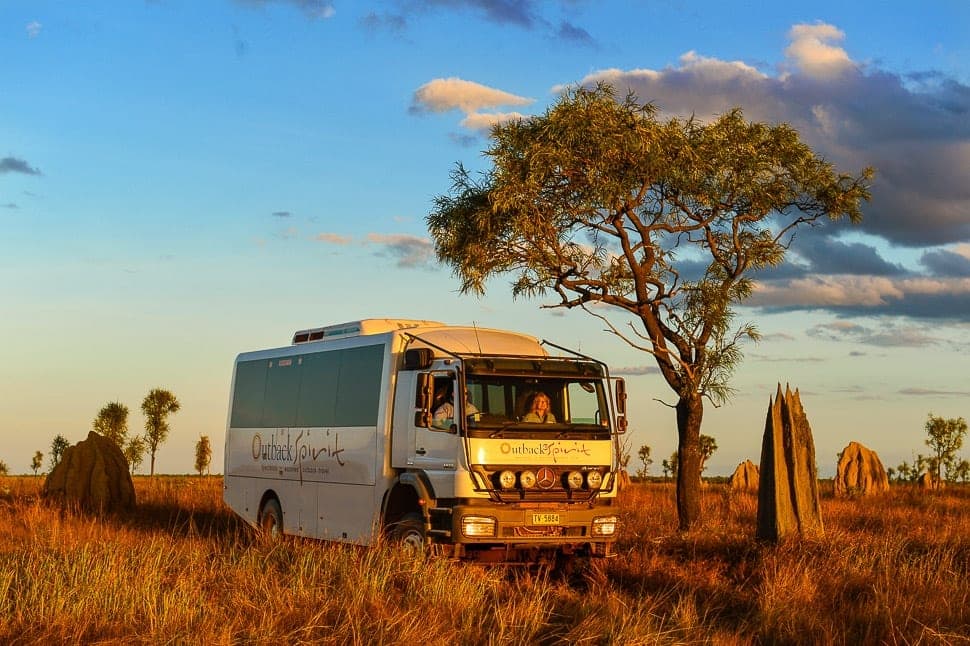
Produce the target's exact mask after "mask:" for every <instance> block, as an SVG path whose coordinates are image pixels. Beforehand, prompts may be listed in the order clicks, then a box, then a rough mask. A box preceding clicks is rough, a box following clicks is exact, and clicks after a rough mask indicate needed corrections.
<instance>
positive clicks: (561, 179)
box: [427, 85, 872, 529]
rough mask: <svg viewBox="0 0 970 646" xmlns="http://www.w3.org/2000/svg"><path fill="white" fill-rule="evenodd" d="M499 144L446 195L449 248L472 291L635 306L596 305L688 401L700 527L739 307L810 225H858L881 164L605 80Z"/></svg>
mask: <svg viewBox="0 0 970 646" xmlns="http://www.w3.org/2000/svg"><path fill="white" fill-rule="evenodd" d="M486 155H487V156H488V157H489V159H490V161H491V164H492V166H491V168H490V169H488V170H487V171H485V172H484V173H483V174H482V175H480V176H477V177H473V176H472V175H471V174H470V173H469V172H468V171H467V170H466V169H465V168H464V167H463V166H462V165H461V164H458V165H457V167H456V169H455V170H454V172H453V173H452V182H453V184H452V189H451V191H450V193H449V194H447V195H440V196H438V197H436V198H435V208H434V210H433V212H432V213H430V214H429V216H428V218H427V221H428V228H429V232H430V233H431V236H432V238H433V240H434V244H435V251H436V254H437V257H438V259H439V260H441V261H443V262H444V263H446V264H448V265H450V266H451V267H452V269H453V271H454V272H455V274H456V276H457V277H458V279H459V280H460V282H461V289H462V291H463V292H473V293H479V294H481V293H483V292H484V291H485V286H486V282H487V281H488V279H489V278H491V277H492V276H495V275H497V274H503V273H511V274H513V276H514V278H513V283H512V293H513V295H514V296H527V297H531V296H548V295H552V297H553V298H554V300H553V302H552V303H549V304H547V305H546V306H547V307H563V308H576V307H579V308H582V309H586V310H587V311H589V312H591V313H593V312H592V310H590V309H587V308H588V306H589V305H593V304H601V305H608V306H611V308H613V310H612V311H616V312H623V313H626V314H627V315H630V316H632V320H631V321H630V328H629V329H628V330H627V329H625V328H623V329H622V331H621V328H619V327H617V326H616V325H614V324H613V323H612V322H611V321H610V320H609V319H608V318H607V317H606V315H604V314H601V313H595V314H594V315H596V316H599V317H600V318H602V319H603V321H604V322H605V323H606V324H607V326H608V327H609V329H610V330H611V331H612V332H613V333H615V334H617V335H619V336H621V337H622V338H623V339H624V340H625V341H626V342H627V343H629V344H630V345H631V346H632V347H634V348H636V349H638V350H642V351H644V352H648V353H650V354H652V355H653V357H654V359H655V360H656V362H657V365H658V367H659V368H660V372H661V374H662V375H663V377H664V379H665V380H666V382H667V384H668V386H669V387H670V388H671V390H672V391H673V392H674V394H675V395H676V397H677V403H676V406H675V407H676V411H677V428H678V452H679V461H680V467H681V468H680V469H679V474H678V486H677V507H678V515H679V517H680V526H681V528H682V529H689V528H690V525H691V524H692V523H693V522H694V521H696V520H697V518H698V517H699V515H700V473H701V471H700V469H701V453H700V445H699V442H700V427H701V421H702V418H703V410H704V399H705V398H707V399H710V400H711V401H713V402H714V403H715V404H720V403H722V402H724V401H726V400H727V398H728V397H729V395H730V393H731V389H730V386H729V378H730V376H731V374H732V372H733V370H734V368H735V366H736V365H737V363H738V362H739V361H740V359H741V350H740V347H739V344H740V342H741V341H742V340H743V339H745V338H752V339H754V338H757V331H756V329H755V328H754V326H753V325H751V324H747V323H743V324H740V325H735V324H734V322H733V320H734V311H733V307H734V306H736V305H737V304H740V303H742V302H744V300H745V299H746V298H748V297H749V296H750V295H751V293H752V288H753V282H752V278H751V276H750V274H751V273H752V272H757V271H758V270H763V269H766V268H769V267H774V266H776V265H779V264H780V263H781V262H782V261H783V259H784V257H785V253H786V251H787V250H788V248H789V246H790V244H791V243H792V241H793V239H794V234H795V231H796V229H798V228H800V227H803V226H810V225H814V224H817V223H819V222H820V221H824V220H825V219H831V220H839V219H843V218H845V219H848V220H850V221H852V222H857V221H859V220H860V219H861V217H862V213H861V208H860V203H861V202H862V201H863V200H867V199H868V198H869V189H868V182H869V180H870V179H871V177H872V171H871V170H870V169H865V170H863V171H862V172H861V173H860V174H858V175H857V176H850V175H846V174H841V173H838V172H836V170H835V169H834V167H833V166H832V165H831V164H830V163H828V162H826V161H825V160H824V159H822V158H821V157H819V156H818V155H816V154H815V153H814V152H813V151H812V150H811V149H810V148H809V147H808V146H807V145H805V144H804V143H802V141H801V140H800V138H799V135H798V133H797V132H796V131H795V130H794V129H793V128H791V127H790V126H788V125H785V124H780V125H768V124H763V123H754V122H749V121H747V120H746V119H744V117H743V115H742V112H741V111H740V110H732V111H731V112H728V113H727V114H725V115H723V116H721V117H719V118H717V119H715V120H713V121H712V122H710V123H703V122H701V121H700V120H697V119H694V118H690V119H678V118H672V119H669V120H666V121H664V120H660V119H658V117H657V110H656V109H655V108H654V107H653V106H652V105H649V104H642V103H640V102H639V100H638V99H637V97H635V96H634V95H632V94H630V95H627V96H626V98H625V99H622V100H617V98H616V97H615V96H614V94H613V91H612V89H611V88H610V87H609V86H606V85H599V86H597V87H596V88H574V89H571V90H568V91H567V92H566V93H564V94H563V95H562V96H561V97H560V99H559V100H558V102H557V103H556V104H555V105H553V106H552V107H551V108H550V109H549V110H547V111H546V113H545V114H544V115H541V116H537V117H533V118H529V119H521V120H513V121H509V122H507V123H505V124H500V125H497V126H495V127H494V128H493V129H492V132H491V144H490V147H489V148H488V150H486ZM599 311H600V312H602V311H605V310H602V309H600V310H599Z"/></svg>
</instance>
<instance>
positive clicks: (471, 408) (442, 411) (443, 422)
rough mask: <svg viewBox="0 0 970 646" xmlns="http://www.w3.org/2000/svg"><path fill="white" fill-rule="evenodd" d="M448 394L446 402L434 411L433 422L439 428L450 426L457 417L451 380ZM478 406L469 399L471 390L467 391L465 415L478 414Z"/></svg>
mask: <svg viewBox="0 0 970 646" xmlns="http://www.w3.org/2000/svg"><path fill="white" fill-rule="evenodd" d="M447 388H448V391H447V394H446V395H445V398H444V402H442V404H441V405H440V406H438V408H436V409H435V411H434V417H433V418H432V422H431V423H432V424H433V425H434V426H436V427H437V428H448V427H450V426H451V425H452V423H453V422H454V417H455V403H454V387H453V385H452V383H451V382H449V384H448V386H447ZM477 414H478V408H476V407H475V404H473V403H472V402H471V400H470V399H469V392H468V391H467V390H466V391H465V415H466V416H467V415H477Z"/></svg>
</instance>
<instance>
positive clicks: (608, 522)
mask: <svg viewBox="0 0 970 646" xmlns="http://www.w3.org/2000/svg"><path fill="white" fill-rule="evenodd" d="M618 524H619V520H618V519H617V517H616V516H600V517H599V518H594V519H593V536H612V535H613V534H615V533H616V527H617V525H618Z"/></svg>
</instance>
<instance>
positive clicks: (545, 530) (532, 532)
mask: <svg viewBox="0 0 970 646" xmlns="http://www.w3.org/2000/svg"><path fill="white" fill-rule="evenodd" d="M585 535H586V528H585V527H561V526H549V527H547V526H544V525H517V526H515V527H503V528H502V537H503V538H544V537H546V536H585Z"/></svg>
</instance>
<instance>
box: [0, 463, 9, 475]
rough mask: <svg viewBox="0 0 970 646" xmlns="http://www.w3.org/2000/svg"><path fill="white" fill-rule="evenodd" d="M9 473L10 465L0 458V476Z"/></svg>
mask: <svg viewBox="0 0 970 646" xmlns="http://www.w3.org/2000/svg"><path fill="white" fill-rule="evenodd" d="M9 473H10V467H8V466H7V463H6V462H4V461H3V460H0V476H5V475H8V474H9Z"/></svg>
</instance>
